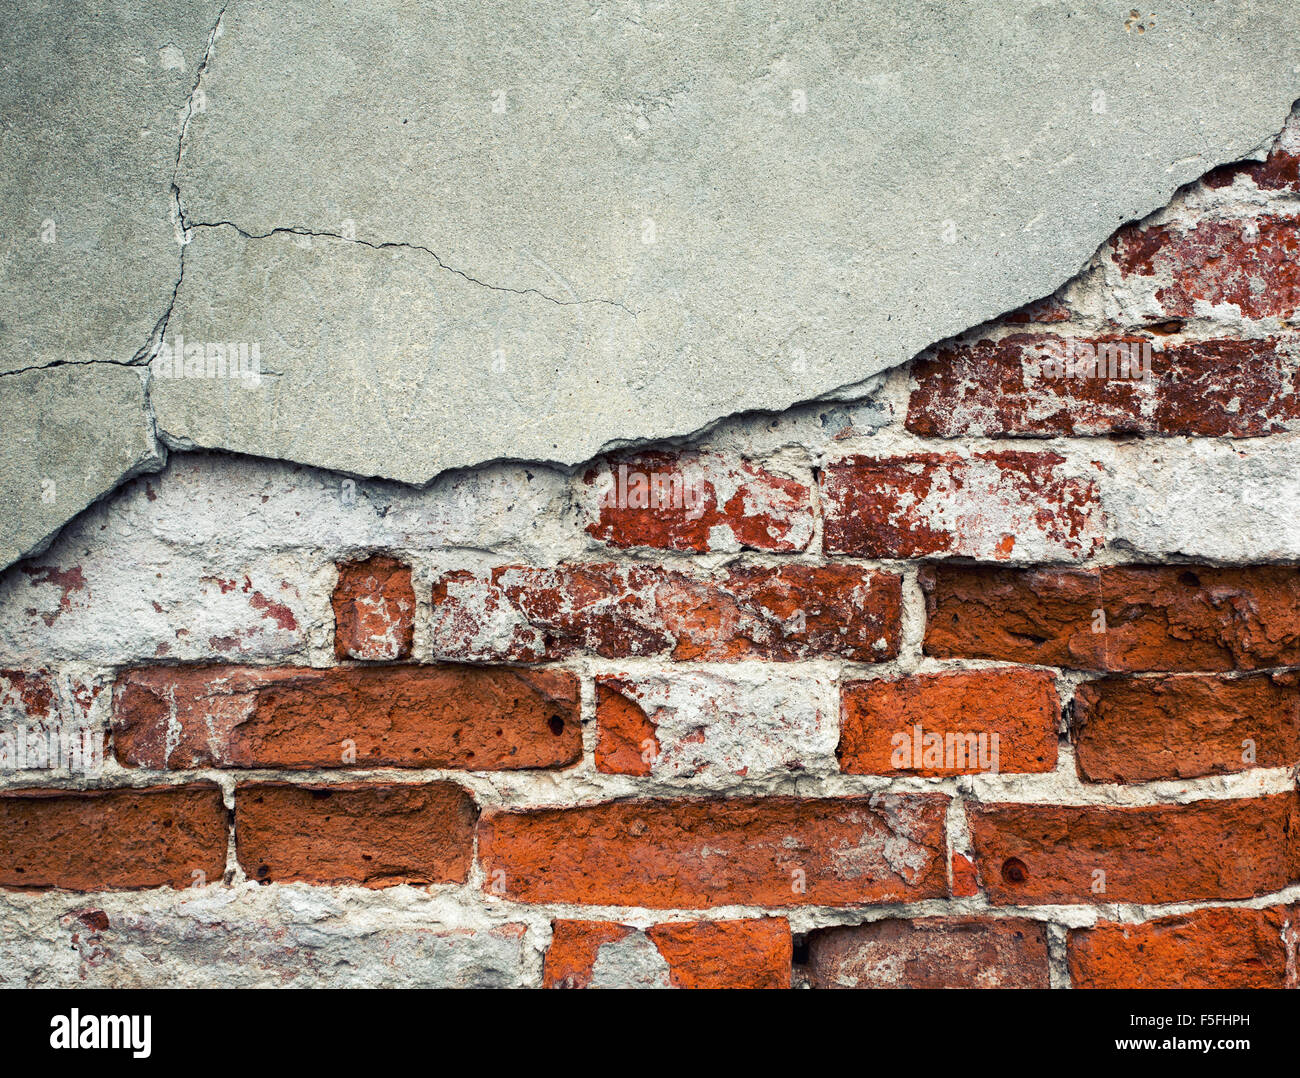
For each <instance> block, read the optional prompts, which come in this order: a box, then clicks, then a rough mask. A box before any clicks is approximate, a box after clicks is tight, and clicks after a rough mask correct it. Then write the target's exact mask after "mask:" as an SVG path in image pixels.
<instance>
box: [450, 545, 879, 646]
mask: <svg viewBox="0 0 1300 1078" xmlns="http://www.w3.org/2000/svg"><path fill="white" fill-rule="evenodd" d="M901 596H902V590H901V581H900V579H899V577H897V576H896V575H894V574H891V573H882V572H874V571H871V570H866V569H859V568H857V567H855V566H847V565H843V566H841V565H818V566H811V565H800V564H790V565H785V566H782V567H780V568H767V567H761V566H743V567H736V568H731V569H728V570H726V571H724V572H720V573H717V574H711V575H702V574H695V573H692V574H687V573H682V572H677V571H674V570H669V569H664V568H658V567H656V568H651V567H641V566H624V565H614V564H607V563H592V564H586V565H570V566H561V567H559V568H556V569H535V568H530V567H528V566H503V567H501V568H498V569H493V570H492V571H491V572H490V573H487V574H483V575H477V574H473V573H469V572H464V571H458V572H452V573H447V574H444V575H443V576H442V577H440V578H439V579H438V580H436V581H435V582H434V586H433V606H434V610H433V627H432V628H433V650H434V654H435V655H437V656H438V657H440V658H447V659H492V660H497V661H511V660H513V661H522V662H538V661H541V660H544V659H560V658H565V657H567V656H570V655H576V654H583V653H588V654H594V655H601V656H604V657H606V658H615V659H617V658H626V657H628V656H642V655H644V656H650V655H654V656H662V657H664V658H671V659H675V660H679V661H692V660H693V661H705V662H731V661H734V660H738V659H769V660H772V661H776V662H789V661H794V660H797V659H808V658H816V657H822V656H828V657H830V656H833V657H838V658H844V659H853V660H856V661H858V662H881V661H884V660H887V659H892V658H893V657H894V656H895V655H897V654H898V645H899V634H900V617H901V601H902V599H901Z"/></svg>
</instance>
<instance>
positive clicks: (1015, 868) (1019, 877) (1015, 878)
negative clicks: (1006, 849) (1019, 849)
mask: <svg viewBox="0 0 1300 1078" xmlns="http://www.w3.org/2000/svg"><path fill="white" fill-rule="evenodd" d="M1002 878H1003V879H1004V880H1006V881H1007V883H1024V882H1025V880H1027V879H1029V868H1028V866H1026V865H1025V863H1024V862H1023V861H1022V860H1020V858H1019V857H1008V858H1007V859H1006V860H1005V861H1003V862H1002Z"/></svg>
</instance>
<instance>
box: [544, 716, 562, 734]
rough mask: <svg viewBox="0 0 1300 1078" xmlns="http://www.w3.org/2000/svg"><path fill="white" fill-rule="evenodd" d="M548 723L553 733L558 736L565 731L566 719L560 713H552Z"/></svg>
mask: <svg viewBox="0 0 1300 1078" xmlns="http://www.w3.org/2000/svg"><path fill="white" fill-rule="evenodd" d="M546 725H547V726H549V727H550V728H551V733H553V734H554V735H555V736H556V737H559V736H560V735H561V734H562V733H564V720H563V719H562V718H560V716H559V715H552V716H551V717H550V719H549V720H548V721H547V723H546Z"/></svg>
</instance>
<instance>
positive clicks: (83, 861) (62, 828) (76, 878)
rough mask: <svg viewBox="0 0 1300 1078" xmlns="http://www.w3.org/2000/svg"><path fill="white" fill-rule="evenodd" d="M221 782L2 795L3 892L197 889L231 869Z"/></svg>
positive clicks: (0, 854) (0, 867) (0, 882)
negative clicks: (163, 888) (24, 889)
mask: <svg viewBox="0 0 1300 1078" xmlns="http://www.w3.org/2000/svg"><path fill="white" fill-rule="evenodd" d="M226 833H227V818H226V809H225V806H224V804H223V803H222V798H221V790H220V788H219V787H217V786H216V785H215V784H214V783H210V782H202V783H195V784H193V785H190V786H158V787H148V788H143V789H122V790H75V791H74V790H11V791H8V792H6V793H0V887H11V888H50V887H57V888H61V889H63V890H67V891H101V890H119V889H121V890H134V889H139V888H145V887H189V886H190V885H191V884H193V883H195V882H208V881H216V880H219V879H221V876H222V874H223V873H224V872H225V869H226Z"/></svg>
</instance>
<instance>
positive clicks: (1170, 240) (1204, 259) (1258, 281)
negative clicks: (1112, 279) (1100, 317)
mask: <svg viewBox="0 0 1300 1078" xmlns="http://www.w3.org/2000/svg"><path fill="white" fill-rule="evenodd" d="M1114 251H1115V262H1116V264H1117V265H1118V267H1119V270H1120V272H1121V274H1123V275H1124V276H1125V277H1148V278H1152V279H1153V280H1154V281H1165V280H1167V281H1168V282H1169V283H1168V284H1153V288H1154V295H1155V299H1156V301H1157V302H1158V303H1159V304H1160V306H1161V308H1162V309H1163V311H1164V312H1165V314H1167V315H1168V316H1169V317H1171V318H1189V317H1191V316H1192V315H1195V314H1199V313H1201V312H1202V311H1203V310H1207V309H1208V308H1212V307H1215V306H1218V305H1227V306H1229V307H1230V308H1234V309H1235V310H1236V311H1238V312H1239V313H1240V314H1241V315H1242V316H1243V317H1245V318H1291V317H1293V316H1294V315H1295V313H1296V311H1297V310H1298V309H1300V221H1298V220H1297V219H1296V218H1295V217H1294V216H1275V215H1271V214H1265V215H1262V216H1260V217H1256V218H1250V219H1240V220H1225V221H1214V220H1211V221H1199V222H1196V223H1195V224H1192V225H1190V226H1182V225H1153V226H1150V227H1147V228H1136V227H1135V228H1128V229H1123V230H1121V232H1120V233H1119V234H1118V235H1117V236H1116V238H1115V240H1114Z"/></svg>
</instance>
